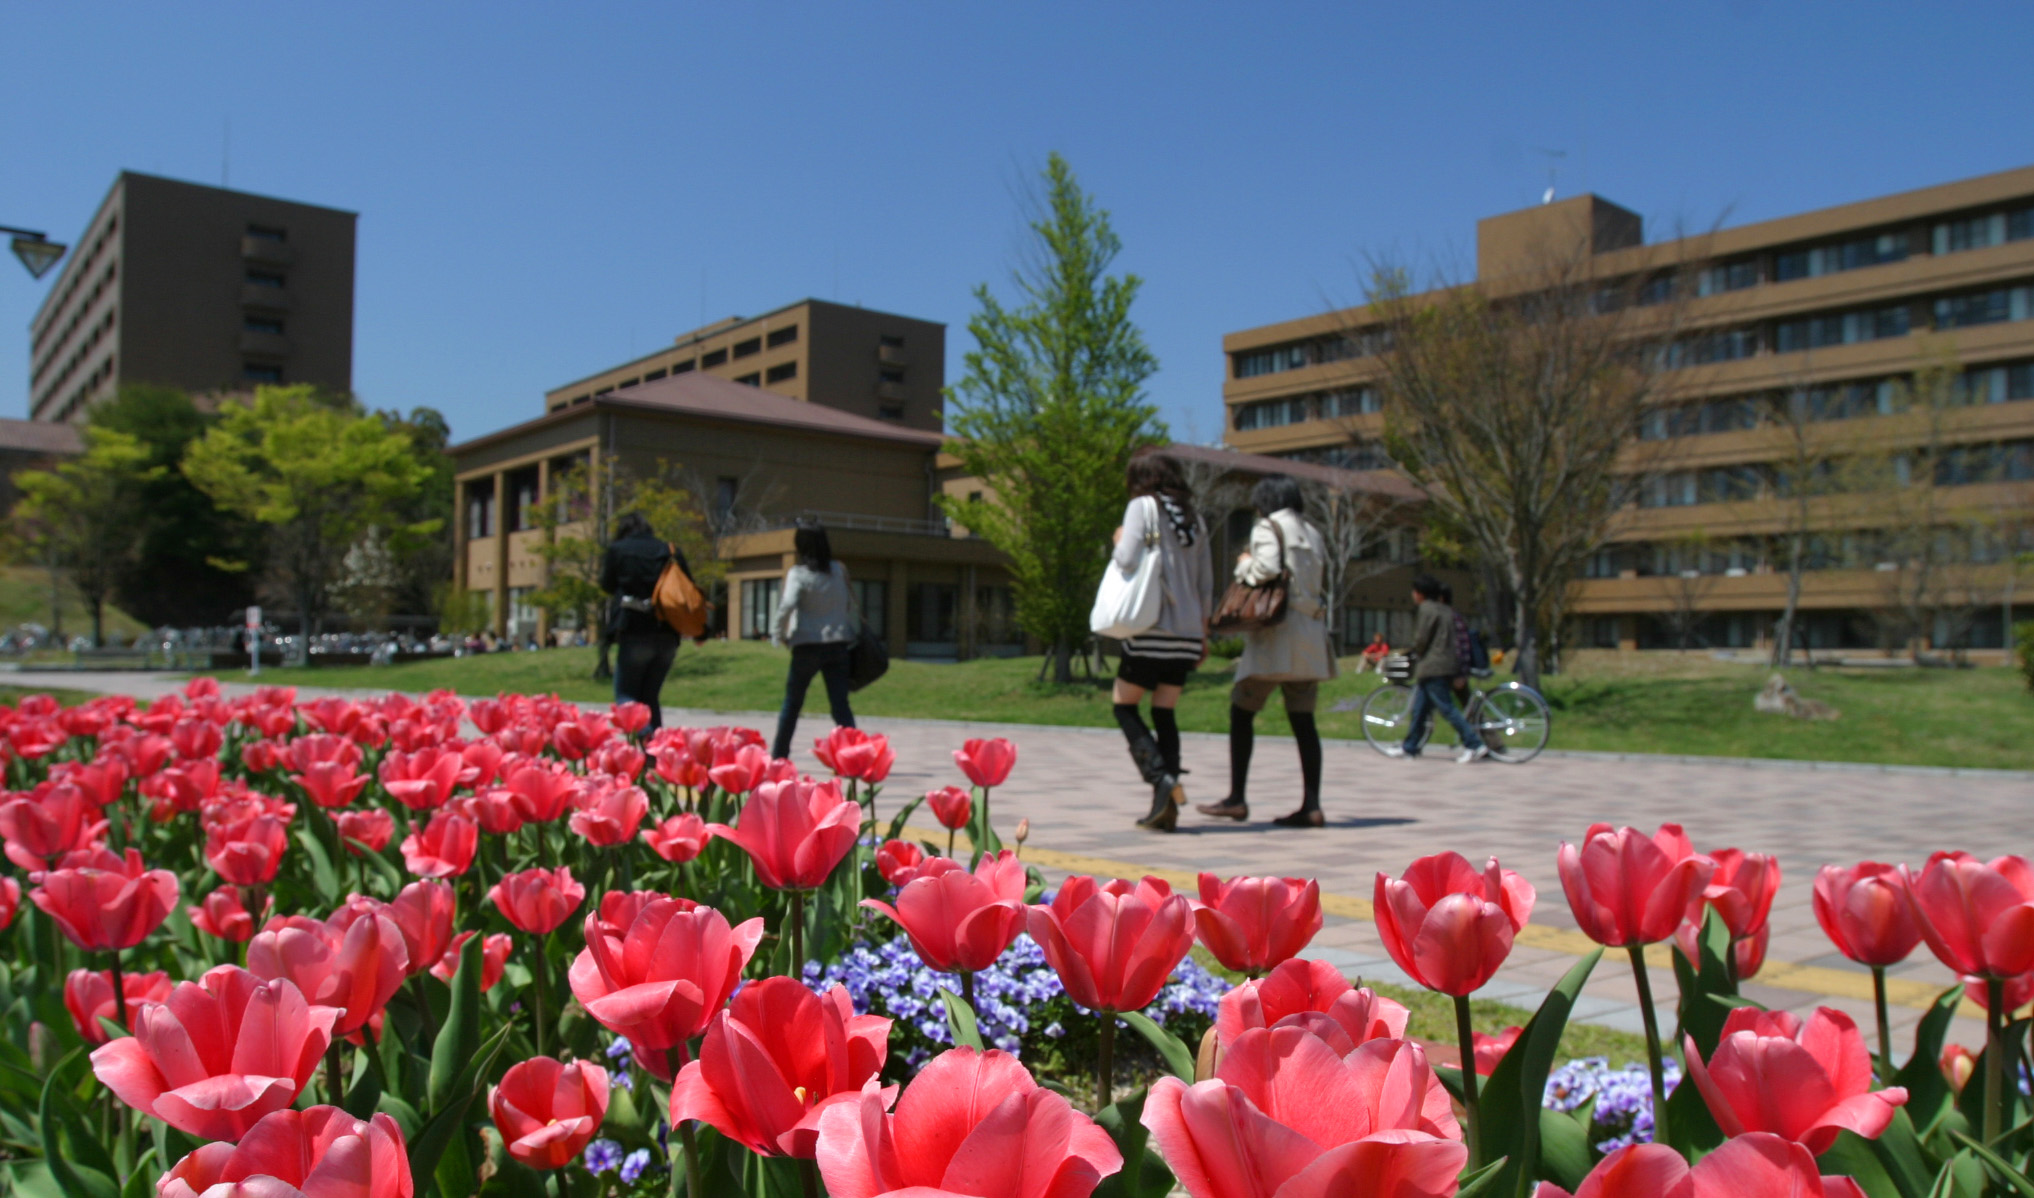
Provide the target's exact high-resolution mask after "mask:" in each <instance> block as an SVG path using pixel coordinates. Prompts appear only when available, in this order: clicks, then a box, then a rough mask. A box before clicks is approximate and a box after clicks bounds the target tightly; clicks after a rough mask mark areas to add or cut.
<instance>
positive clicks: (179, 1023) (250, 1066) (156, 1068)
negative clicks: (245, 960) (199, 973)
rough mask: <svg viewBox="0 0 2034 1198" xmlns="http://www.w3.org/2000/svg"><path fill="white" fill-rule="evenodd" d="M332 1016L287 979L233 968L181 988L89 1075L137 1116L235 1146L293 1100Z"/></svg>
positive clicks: (150, 1007)
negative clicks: (259, 1121)
mask: <svg viewBox="0 0 2034 1198" xmlns="http://www.w3.org/2000/svg"><path fill="white" fill-rule="evenodd" d="M338 1014H339V1012H337V1011H335V1010H333V1009H332V1008H331V1007H329V1006H314V1005H312V1004H311V1003H310V1002H308V1001H306V1000H305V997H304V994H303V992H302V991H301V990H299V989H298V988H297V987H296V986H295V985H293V984H291V983H290V982H288V981H268V982H264V981H262V979H260V978H258V977H256V976H255V975H254V974H251V973H249V972H248V971H247V970H245V969H240V968H238V967H236V966H232V965H221V966H219V967H217V968H215V969H212V970H209V971H207V972H206V974H205V975H204V976H203V977H201V978H199V979H198V980H197V981H196V982H180V983H178V984H177V985H176V986H175V987H174V988H173V989H171V991H170V993H169V997H167V998H165V999H164V1000H163V1001H161V1002H159V1003H147V1004H144V1005H143V1006H142V1007H141V1009H140V1010H139V1011H138V1012H136V1014H135V1016H134V1034H133V1035H132V1036H122V1037H120V1038H119V1039H117V1040H112V1041H110V1042H108V1043H107V1044H105V1045H104V1046H102V1047H100V1048H97V1049H95V1050H93V1052H92V1072H94V1073H96V1074H98V1075H99V1080H100V1081H101V1082H103V1083H105V1085H106V1088H107V1089H109V1090H111V1091H113V1093H114V1094H115V1095H116V1096H117V1097H118V1098H119V1099H120V1101H122V1102H124V1103H126V1104H127V1105H128V1106H131V1107H133V1108H134V1109H135V1110H137V1111H140V1112H142V1113H143V1114H147V1115H153V1116H155V1117H156V1118H158V1119H160V1120H162V1121H163V1122H165V1123H167V1124H169V1125H170V1126H171V1127H174V1128H177V1129H179V1130H181V1131H186V1132H189V1133H190V1134H191V1135H194V1136H196V1137H198V1138H199V1139H201V1140H238V1139H239V1138H240V1137H241V1136H243V1135H245V1134H247V1131H248V1129H249V1128H251V1127H253V1126H254V1124H255V1121H256V1120H257V1119H260V1118H261V1117H262V1116H263V1115H267V1114H271V1113H273V1112H275V1111H280V1110H282V1109H284V1108H285V1107H287V1106H289V1105H290V1104H291V1103H292V1102H295V1101H296V1098H297V1094H298V1093H299V1092H300V1091H301V1090H302V1089H303V1088H304V1083H305V1082H307V1081H309V1080H310V1077H311V1072H312V1070H314V1069H316V1068H317V1067H318V1061H319V1059H320V1058H321V1057H323V1056H324V1055H325V1047H326V1045H328V1044H329V1043H331V1040H332V1034H333V1023H334V1021H335V1019H336V1018H337V1016H338Z"/></svg>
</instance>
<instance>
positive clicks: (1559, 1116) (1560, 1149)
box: [1538, 1108, 1595, 1194]
mask: <svg viewBox="0 0 2034 1198" xmlns="http://www.w3.org/2000/svg"><path fill="white" fill-rule="evenodd" d="M1539 1147H1540V1161H1539V1169H1538V1172H1539V1174H1540V1175H1541V1176H1543V1177H1545V1178H1547V1180H1549V1181H1552V1182H1553V1183H1554V1184H1555V1185H1558V1186H1560V1187H1561V1188H1562V1189H1564V1190H1567V1191H1568V1192H1569V1193H1571V1194H1572V1193H1574V1192H1575V1191H1576V1190H1578V1189H1581V1188H1582V1179H1583V1178H1584V1177H1587V1176H1588V1175H1589V1170H1590V1168H1591V1166H1593V1165H1594V1164H1595V1158H1594V1153H1593V1152H1591V1150H1590V1147H1589V1124H1588V1122H1587V1121H1586V1120H1584V1119H1578V1118H1576V1117H1575V1116H1574V1115H1572V1114H1569V1113H1568V1112H1566V1111H1555V1110H1549V1109H1546V1108H1541V1110H1540V1145H1539Z"/></svg>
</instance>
